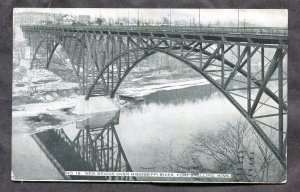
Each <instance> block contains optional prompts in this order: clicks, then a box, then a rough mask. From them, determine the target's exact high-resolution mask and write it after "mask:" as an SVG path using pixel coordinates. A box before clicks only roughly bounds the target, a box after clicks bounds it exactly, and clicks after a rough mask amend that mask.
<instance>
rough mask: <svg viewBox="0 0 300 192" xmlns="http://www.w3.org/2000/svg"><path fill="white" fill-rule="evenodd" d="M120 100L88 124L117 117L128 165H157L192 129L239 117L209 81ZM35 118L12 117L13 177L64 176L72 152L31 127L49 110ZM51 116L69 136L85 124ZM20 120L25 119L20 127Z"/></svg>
mask: <svg viewBox="0 0 300 192" xmlns="http://www.w3.org/2000/svg"><path fill="white" fill-rule="evenodd" d="M121 103H123V107H121V111H120V112H119V113H117V115H115V114H112V113H110V114H106V115H105V114H98V115H96V116H95V115H94V116H93V117H92V118H89V119H87V120H88V122H89V127H92V124H93V125H94V126H96V127H98V128H99V127H103V126H104V124H105V122H106V121H109V120H110V119H112V118H113V119H117V120H114V123H113V124H114V128H115V131H116V134H117V137H118V139H119V141H118V143H117V144H116V145H118V146H119V147H122V149H123V151H124V154H123V156H126V158H127V160H128V163H129V164H130V166H131V169H132V170H133V171H154V172H155V171H160V170H161V167H163V166H165V162H164V161H163V160H164V159H167V158H169V157H168V156H169V152H170V150H171V151H172V153H173V154H175V155H177V154H181V153H182V152H183V150H184V149H185V147H186V146H187V145H188V144H189V142H190V140H191V138H192V136H193V135H197V134H201V133H204V132H216V131H218V130H220V129H223V128H224V125H225V124H226V123H228V122H229V123H234V122H235V121H236V120H237V119H240V118H241V115H240V114H239V112H238V111H237V110H236V109H235V108H234V107H233V106H232V105H231V103H230V102H229V101H228V100H226V99H225V97H224V96H222V94H221V93H219V92H218V91H217V90H216V89H215V88H213V87H212V86H211V85H209V84H204V85H198V86H193V87H185V88H181V89H175V90H161V91H157V92H155V93H151V94H149V95H146V96H144V100H142V101H136V102H125V104H124V101H121ZM60 113H61V115H60V117H62V116H67V115H69V114H68V113H69V111H68V109H66V110H63V111H60ZM39 118H40V119H38V122H34V121H35V120H36V119H34V118H33V119H32V118H31V119H28V118H27V119H25V118H23V117H21V118H19V119H18V120H17V119H15V120H14V121H13V122H14V123H13V138H12V147H13V150H12V151H13V153H12V157H13V161H12V170H13V174H14V176H15V178H28V179H34V180H39V179H54V180H60V179H63V177H64V176H63V175H62V173H63V170H65V168H64V165H67V166H68V165H69V164H70V162H71V161H70V158H71V157H70V156H65V153H64V151H61V152H60V153H61V154H56V153H57V148H62V149H67V148H66V147H64V146H60V145H63V142H60V140H59V139H57V138H55V137H54V136H51V134H52V135H53V134H54V133H51V134H50V132H51V131H52V129H47V128H45V129H43V126H39V127H38V128H34V125H36V124H35V123H41V122H42V121H47V118H51V114H49V116H46V115H45V116H42V117H41V116H39ZM41 119H42V120H41ZM95 119H96V121H95ZM51 122H52V123H56V124H57V125H59V126H60V127H61V128H62V130H64V133H66V135H67V136H68V137H69V139H70V140H71V141H72V140H74V139H75V138H76V135H77V134H79V132H80V130H81V129H82V127H84V126H85V125H84V126H81V124H82V122H84V123H85V124H86V120H83V121H82V120H80V121H77V122H76V121H73V122H71V123H68V124H64V125H60V121H59V120H57V121H54V120H53V119H51ZM24 123H25V124H27V126H26V127H25V128H24V126H22V124H24ZM47 132H48V133H47ZM42 134H50V136H47V138H48V140H49V139H50V141H49V142H50V144H51V145H50V144H45V141H43V138H45V137H46V136H45V135H44V136H43V135H42ZM37 138H38V139H37ZM51 138H52V140H51ZM47 142H48V141H47ZM47 142H46V143H47ZM55 142H56V143H55ZM41 143H42V144H41ZM73 143H74V142H73ZM53 148H55V149H53ZM55 162H56V163H55ZM57 162H58V163H57ZM208 163H209V162H208ZM74 164H75V163H74ZM74 166H75V165H74ZM77 166H78V165H77ZM71 168H72V167H71ZM71 168H69V169H71ZM76 168H77V169H78V170H80V168H79V167H74V168H73V169H76Z"/></svg>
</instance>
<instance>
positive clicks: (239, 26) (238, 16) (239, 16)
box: [238, 9, 240, 28]
mask: <svg viewBox="0 0 300 192" xmlns="http://www.w3.org/2000/svg"><path fill="white" fill-rule="evenodd" d="M239 27H240V10H239V9H238V28H239Z"/></svg>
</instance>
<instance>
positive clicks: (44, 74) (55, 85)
mask: <svg viewBox="0 0 300 192" xmlns="http://www.w3.org/2000/svg"><path fill="white" fill-rule="evenodd" d="M18 84H22V86H18ZM77 87H78V84H77V83H72V82H66V81H63V80H62V79H61V78H60V77H59V76H57V75H55V74H54V73H52V72H51V71H49V70H46V69H32V70H29V71H28V72H27V73H26V74H25V76H24V77H23V78H22V79H21V80H20V81H14V85H13V96H22V95H28V94H30V93H33V92H37V91H40V92H51V91H52V92H53V91H58V90H70V89H75V88H77Z"/></svg>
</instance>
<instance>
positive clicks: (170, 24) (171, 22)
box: [170, 9, 172, 26]
mask: <svg viewBox="0 0 300 192" xmlns="http://www.w3.org/2000/svg"><path fill="white" fill-rule="evenodd" d="M171 25H172V13H171V9H170V26H171Z"/></svg>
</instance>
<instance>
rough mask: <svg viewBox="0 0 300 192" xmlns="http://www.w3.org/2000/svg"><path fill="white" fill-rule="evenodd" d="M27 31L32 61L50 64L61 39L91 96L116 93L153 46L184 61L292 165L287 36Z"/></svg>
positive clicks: (282, 160)
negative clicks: (288, 142) (288, 131)
mask: <svg viewBox="0 0 300 192" xmlns="http://www.w3.org/2000/svg"><path fill="white" fill-rule="evenodd" d="M23 31H24V32H25V37H26V38H27V39H28V40H29V43H30V47H31V49H32V50H33V51H32V54H31V55H32V62H31V67H32V68H48V69H50V70H51V59H52V58H53V54H54V52H55V50H56V49H57V47H58V45H61V47H62V48H63V50H64V52H65V53H66V54H67V55H68V58H69V61H70V64H71V66H72V70H73V71H74V74H75V75H76V78H77V81H78V83H79V85H80V88H81V90H82V92H83V94H85V95H86V99H89V98H90V97H94V96H100V95H110V96H111V97H114V96H115V94H116V91H117V90H118V88H119V86H120V85H121V83H122V81H123V80H124V79H125V78H126V76H127V75H128V74H129V73H130V71H131V70H132V69H133V68H134V67H135V66H136V65H137V64H138V63H140V62H141V61H143V60H144V59H146V58H148V57H150V56H151V55H153V54H155V53H164V54H166V55H169V56H171V57H173V58H176V59H178V60H179V61H182V63H184V64H186V65H187V66H189V67H190V68H192V69H194V70H195V71H197V72H198V73H199V74H200V75H201V76H203V77H204V78H205V79H207V80H208V81H209V82H210V83H211V84H212V85H214V86H215V87H216V88H217V89H218V90H219V91H220V92H221V93H223V95H224V96H225V97H226V98H227V99H228V100H229V101H230V102H231V103H232V104H233V105H234V106H235V107H236V109H237V110H238V111H239V112H240V113H241V114H242V115H243V116H244V117H245V118H246V119H247V120H248V122H249V123H250V124H251V126H252V127H253V128H254V130H255V131H256V133H257V134H258V135H260V137H261V138H262V139H263V140H264V141H265V143H266V145H267V146H268V147H269V148H270V150H271V151H272V152H273V153H274V155H275V156H276V157H277V159H278V160H279V162H280V163H281V165H282V166H283V167H284V168H285V167H286V125H287V123H286V122H287V110H288V106H287V61H286V55H287V43H286V42H287V36H264V37H262V36H260V35H255V34H251V33H250V34H249V35H245V34H243V37H242V38H238V39H234V38H233V37H232V36H226V35H222V34H214V35H215V36H217V37H218V38H211V37H210V38H208V36H205V35H203V34H201V33H198V35H197V36H196V37H197V38H196V37H194V38H191V37H190V36H189V35H188V34H180V33H178V34H176V36H174V34H168V32H164V31H162V32H157V31H155V32H153V33H151V32H149V31H147V33H146V32H145V33H144V32H143V31H137V32H135V33H133V32H131V31H127V32H126V31H125V32H124V31H120V30H119V31H113V30H111V31H110V30H101V29H97V30H91V29H89V30H84V28H82V29H81V30H79V29H78V30H74V29H69V28H68V29H66V30H65V29H63V28H62V29H57V30H53V29H52V28H51V30H50V29H48V28H45V29H44V28H43V29H41V28H34V27H33V28H23ZM147 34H149V35H147ZM194 36H195V35H194ZM270 119H271V120H270ZM270 122H272V123H270ZM271 130H275V131H277V132H278V136H277V138H276V139H274V138H270V137H269V135H270V132H271Z"/></svg>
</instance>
